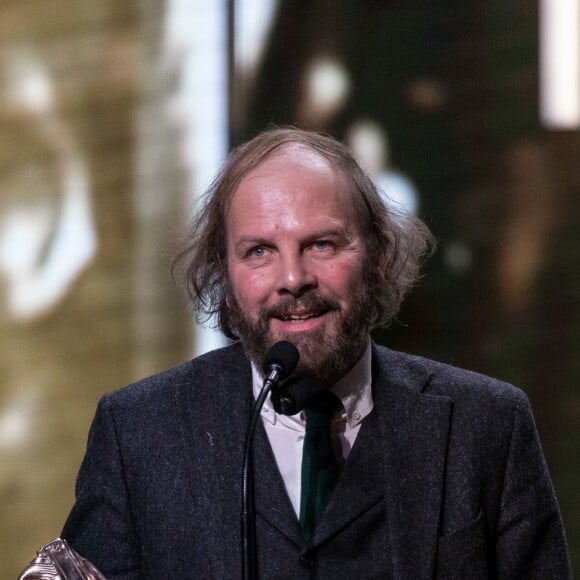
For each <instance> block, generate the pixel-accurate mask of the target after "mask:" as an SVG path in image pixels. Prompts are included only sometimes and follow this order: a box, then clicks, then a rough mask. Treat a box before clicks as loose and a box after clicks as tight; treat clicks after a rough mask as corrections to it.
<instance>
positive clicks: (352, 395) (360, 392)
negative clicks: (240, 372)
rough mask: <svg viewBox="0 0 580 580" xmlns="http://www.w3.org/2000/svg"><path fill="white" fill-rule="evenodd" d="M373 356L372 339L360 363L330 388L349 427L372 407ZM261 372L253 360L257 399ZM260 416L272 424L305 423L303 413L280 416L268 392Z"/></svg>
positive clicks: (289, 424)
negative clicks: (337, 399)
mask: <svg viewBox="0 0 580 580" xmlns="http://www.w3.org/2000/svg"><path fill="white" fill-rule="evenodd" d="M371 359H372V348H371V342H370V341H369V342H368V344H367V347H366V349H365V351H364V353H363V355H362V356H361V357H360V359H359V360H358V361H357V363H356V364H355V365H354V366H353V367H352V368H351V369H350V371H348V373H346V375H344V376H343V377H342V378H341V379H339V380H338V381H337V382H336V383H334V385H332V386H331V387H330V391H332V392H333V393H334V394H335V395H336V396H337V397H338V398H339V399H340V400H341V402H342V406H343V407H344V411H343V415H342V417H341V419H346V422H347V424H348V426H349V428H351V429H352V428H353V427H356V426H357V425H358V424H359V423H361V421H362V420H363V419H364V418H365V417H366V416H367V415H368V414H369V413H370V412H371V411H372V410H373V406H374V403H373V394H372V387H371ZM263 380H264V379H263V376H262V373H261V372H260V371H259V370H258V368H257V366H256V365H255V364H254V362H253V361H252V389H253V392H254V399H257V398H258V395H259V394H260V391H261V390H262V383H263ZM261 415H262V417H263V418H264V419H266V420H267V421H269V422H270V423H272V424H276V423H277V422H281V423H284V424H286V425H287V426H298V425H299V426H303V425H304V419H303V418H302V417H301V414H300V413H297V414H296V415H292V416H291V417H286V416H284V415H279V414H278V413H276V412H275V411H274V408H273V407H272V400H271V398H270V395H268V397H267V399H266V402H265V403H264V406H263V407H262V412H261Z"/></svg>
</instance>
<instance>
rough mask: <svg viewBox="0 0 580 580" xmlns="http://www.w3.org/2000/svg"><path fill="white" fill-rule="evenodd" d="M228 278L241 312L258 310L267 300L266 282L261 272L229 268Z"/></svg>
mask: <svg viewBox="0 0 580 580" xmlns="http://www.w3.org/2000/svg"><path fill="white" fill-rule="evenodd" d="M229 276H230V282H231V285H232V290H233V293H234V296H235V298H236V300H237V302H238V304H239V305H240V307H241V308H242V309H243V310H247V311H251V310H254V309H255V308H256V307H258V308H259V307H261V306H262V305H263V304H264V303H265V302H266V300H267V299H268V295H269V294H268V282H267V278H266V276H265V274H264V273H263V272H256V271H254V270H248V269H245V268H239V267H238V268H236V267H233V268H232V267H230V271H229Z"/></svg>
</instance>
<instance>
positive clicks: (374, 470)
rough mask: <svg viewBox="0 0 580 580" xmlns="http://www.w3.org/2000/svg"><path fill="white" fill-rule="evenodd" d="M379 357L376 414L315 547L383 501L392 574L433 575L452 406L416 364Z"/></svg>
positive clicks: (368, 422) (368, 423)
mask: <svg viewBox="0 0 580 580" xmlns="http://www.w3.org/2000/svg"><path fill="white" fill-rule="evenodd" d="M381 355H382V357H381V358H383V360H379V359H378V353H377V352H375V363H374V369H373V377H374V380H373V382H374V384H373V397H374V409H373V412H372V413H371V414H370V415H369V416H368V417H367V419H365V422H364V423H363V426H362V427H361V431H360V433H359V435H358V437H357V440H356V443H355V445H354V447H353V449H352V451H351V454H350V455H349V458H348V460H347V462H346V464H345V466H344V470H343V473H342V474H341V477H340V479H339V481H338V484H337V487H336V489H335V491H334V493H333V496H332V498H331V500H330V503H329V505H328V508H327V510H326V512H325V514H324V516H323V517H322V519H321V521H320V523H319V525H318V527H317V530H316V534H315V537H314V545H317V544H320V543H322V542H324V541H326V540H328V539H329V538H330V537H331V536H332V535H334V534H336V533H337V532H339V531H340V530H341V529H343V528H344V527H346V526H348V525H350V524H353V523H355V522H356V520H357V519H358V518H359V517H360V516H361V515H363V514H364V513H365V512H366V511H367V510H369V509H371V508H372V507H373V506H374V505H376V504H377V503H378V502H380V501H381V500H383V499H384V500H385V501H386V510H385V511H386V522H385V524H386V526H387V538H388V544H389V545H388V547H386V549H388V550H389V552H390V553H391V554H392V561H391V567H392V573H393V577H395V578H418V579H419V578H431V577H432V576H433V573H434V567H435V561H436V550H437V539H438V535H439V534H438V532H439V520H440V512H441V504H442V496H443V486H444V474H445V458H446V451H447V439H448V433H449V424H450V416H451V401H450V400H449V399H448V398H446V397H435V396H430V395H425V394H423V393H422V392H421V391H422V389H423V388H424V387H425V385H427V384H428V382H429V380H430V376H429V373H428V372H427V371H426V370H425V369H423V367H421V366H420V365H416V366H415V365H414V364H409V362H408V359H399V357H398V355H396V353H392V352H390V351H387V354H386V355H385V352H381ZM385 356H386V357H387V359H388V360H384V359H385ZM377 363H378V364H377Z"/></svg>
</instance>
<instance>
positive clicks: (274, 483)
mask: <svg viewBox="0 0 580 580" xmlns="http://www.w3.org/2000/svg"><path fill="white" fill-rule="evenodd" d="M254 488H255V498H256V511H257V513H258V514H259V515H260V516H261V517H262V518H264V520H266V521H267V522H268V523H269V524H270V525H271V526H272V527H273V528H275V529H277V530H278V531H279V532H280V533H282V534H284V535H285V536H286V537H287V538H288V539H289V540H290V541H292V542H293V543H294V544H296V545H297V546H301V545H302V543H303V540H302V536H301V534H300V526H299V523H298V518H297V517H296V514H295V513H294V508H293V507H292V503H291V502H290V498H289V497H288V494H287V492H286V486H285V485H284V481H283V479H282V476H281V475H280V471H279V469H278V465H277V464H276V459H275V458H274V452H273V451H272V447H271V446H270V443H269V441H268V436H267V435H266V431H265V429H264V426H263V424H262V422H261V421H260V422H259V423H258V427H257V429H256V438H255V440H254Z"/></svg>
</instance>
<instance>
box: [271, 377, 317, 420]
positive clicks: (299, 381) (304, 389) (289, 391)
mask: <svg viewBox="0 0 580 580" xmlns="http://www.w3.org/2000/svg"><path fill="white" fill-rule="evenodd" d="M313 394H314V383H313V382H312V380H311V379H308V378H305V377H297V376H293V377H290V378H289V379H288V380H286V381H284V382H283V383H282V384H278V385H275V386H274V388H273V389H272V406H273V407H274V410H275V411H276V413H279V414H280V415H296V413H299V412H300V411H302V409H304V407H305V406H306V404H307V403H308V401H309V400H310V399H311V398H312V395H313Z"/></svg>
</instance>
